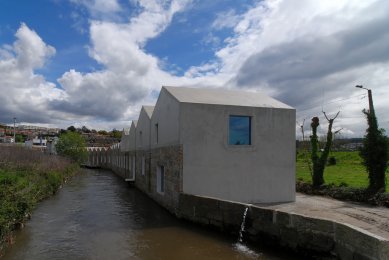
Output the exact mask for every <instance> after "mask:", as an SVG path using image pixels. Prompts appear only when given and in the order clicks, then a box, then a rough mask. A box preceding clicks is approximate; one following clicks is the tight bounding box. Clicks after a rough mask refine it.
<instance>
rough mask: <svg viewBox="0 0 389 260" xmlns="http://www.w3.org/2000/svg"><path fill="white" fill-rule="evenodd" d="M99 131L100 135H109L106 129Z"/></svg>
mask: <svg viewBox="0 0 389 260" xmlns="http://www.w3.org/2000/svg"><path fill="white" fill-rule="evenodd" d="M97 133H98V134H100V135H108V132H107V131H105V130H100V131H98V132H97Z"/></svg>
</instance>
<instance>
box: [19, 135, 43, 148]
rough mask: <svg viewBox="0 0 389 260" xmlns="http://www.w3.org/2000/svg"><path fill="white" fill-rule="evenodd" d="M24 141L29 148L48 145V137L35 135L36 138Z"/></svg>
mask: <svg viewBox="0 0 389 260" xmlns="http://www.w3.org/2000/svg"><path fill="white" fill-rule="evenodd" d="M24 143H25V146H26V147H27V148H33V147H46V145H47V139H46V138H39V137H34V138H32V139H30V140H27V141H25V142H24Z"/></svg>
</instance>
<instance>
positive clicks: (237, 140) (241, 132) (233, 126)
mask: <svg viewBox="0 0 389 260" xmlns="http://www.w3.org/2000/svg"><path fill="white" fill-rule="evenodd" d="M228 144H229V145H251V117H249V116H230V122H229V136H228Z"/></svg>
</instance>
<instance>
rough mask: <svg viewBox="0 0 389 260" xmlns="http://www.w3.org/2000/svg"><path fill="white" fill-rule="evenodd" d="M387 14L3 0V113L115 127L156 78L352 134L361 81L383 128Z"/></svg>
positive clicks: (295, 6)
mask: <svg viewBox="0 0 389 260" xmlns="http://www.w3.org/2000/svg"><path fill="white" fill-rule="evenodd" d="M388 25H389V1H386V0H381V1H377V0H364V1H358V0H350V1H346V0H337V1H317V0H296V1H293V0H269V1H266V0H263V1H255V0H251V1H250V0H241V1H236V0H213V1H208V0H166V1H164V0H36V1H29V0H2V1H1V2H0V92H1V94H0V122H3V123H11V122H12V118H13V117H16V118H17V121H18V122H19V123H24V124H27V123H28V124H43V125H49V126H58V127H63V128H64V127H67V126H70V125H75V126H82V125H86V126H88V127H90V128H96V129H112V128H117V129H121V128H123V127H129V125H130V124H129V121H130V120H132V119H137V115H138V112H139V110H140V107H141V105H142V104H146V105H152V104H154V102H155V100H156V97H157V96H158V93H159V90H160V88H161V86H162V85H172V86H193V87H212V88H220V87H222V88H231V89H243V90H246V91H259V92H264V93H266V94H268V95H270V96H272V97H274V98H276V99H279V100H281V101H282V102H284V103H286V104H289V105H291V106H293V107H295V108H296V109H297V124H296V127H297V126H298V124H301V123H302V122H303V120H304V119H306V121H305V127H306V129H308V130H309V121H310V119H311V118H312V117H313V116H320V118H321V120H322V122H323V124H322V127H323V129H324V128H325V127H326V124H325V119H324V118H323V117H322V112H321V111H326V113H327V114H328V115H330V116H331V115H334V114H335V113H336V112H337V111H341V112H340V115H339V117H338V118H337V120H336V123H335V128H336V129H339V128H343V130H342V132H341V133H342V135H343V136H344V137H359V136H362V135H363V133H364V129H365V128H366V120H365V119H364V117H363V114H362V113H361V110H362V109H363V108H367V107H368V100H367V92H366V91H365V90H363V89H357V88H355V87H354V86H355V85H357V84H359V85H363V86H365V87H367V88H371V89H372V90H373V96H374V105H375V108H376V113H377V116H378V120H379V124H380V127H382V128H385V129H386V130H387V131H388V130H389V117H388V114H389V102H388V97H389V96H388V94H389V88H388V87H387V86H386V85H388V84H389V26H388ZM297 129H298V127H297Z"/></svg>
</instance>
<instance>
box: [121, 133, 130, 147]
mask: <svg viewBox="0 0 389 260" xmlns="http://www.w3.org/2000/svg"><path fill="white" fill-rule="evenodd" d="M129 150H130V135H129V133H127V134H126V133H125V131H123V133H122V137H121V139H120V151H121V152H128V151H129Z"/></svg>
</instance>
